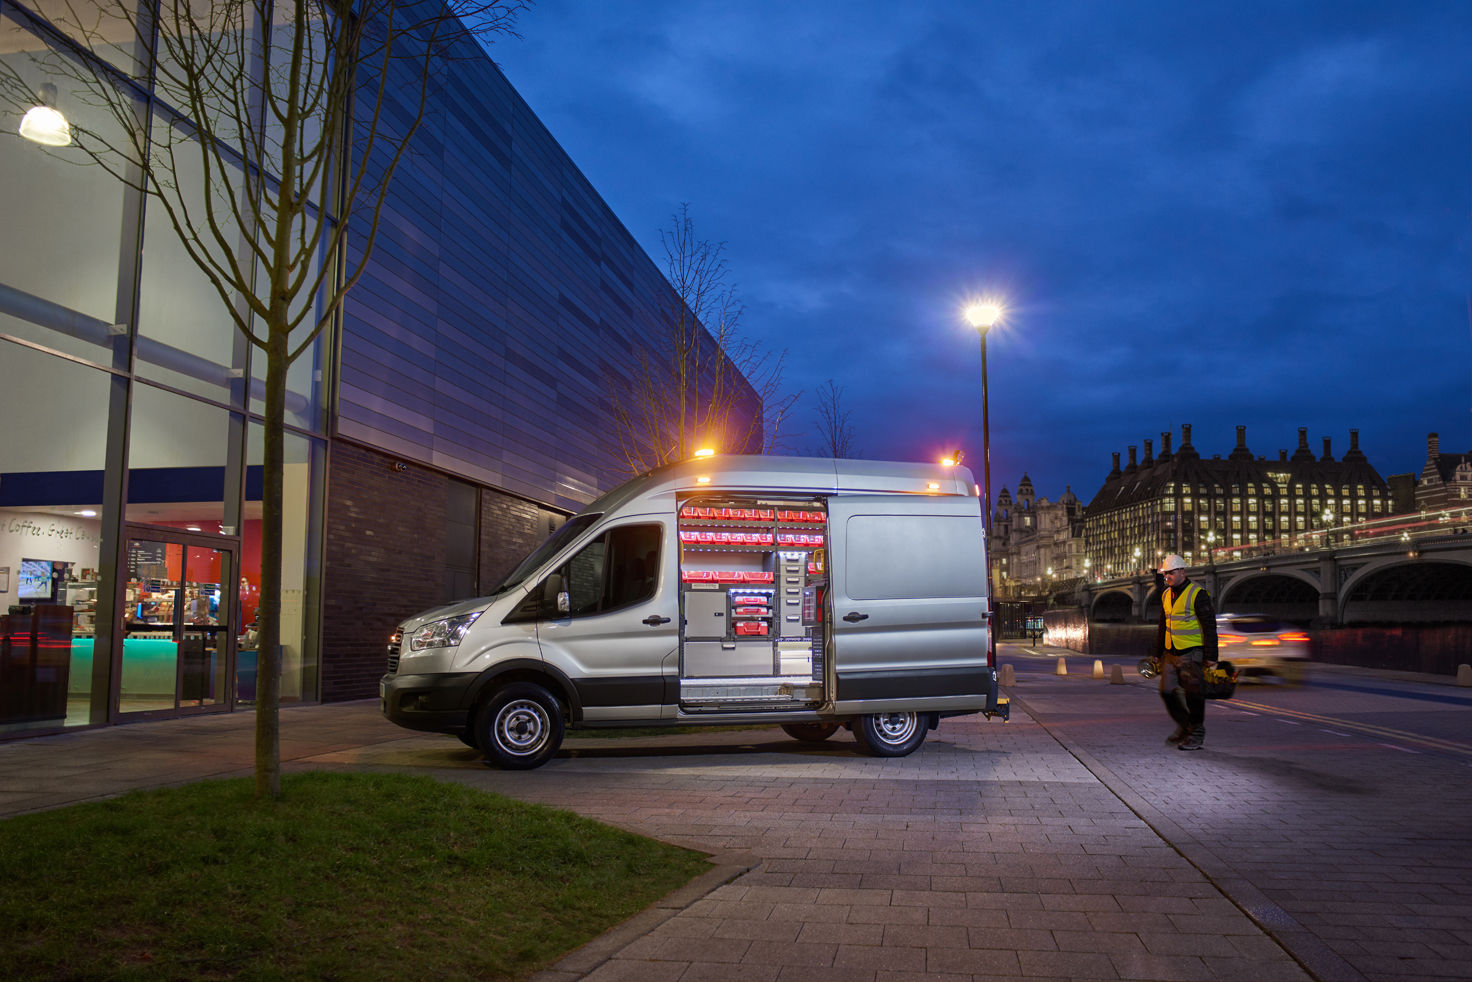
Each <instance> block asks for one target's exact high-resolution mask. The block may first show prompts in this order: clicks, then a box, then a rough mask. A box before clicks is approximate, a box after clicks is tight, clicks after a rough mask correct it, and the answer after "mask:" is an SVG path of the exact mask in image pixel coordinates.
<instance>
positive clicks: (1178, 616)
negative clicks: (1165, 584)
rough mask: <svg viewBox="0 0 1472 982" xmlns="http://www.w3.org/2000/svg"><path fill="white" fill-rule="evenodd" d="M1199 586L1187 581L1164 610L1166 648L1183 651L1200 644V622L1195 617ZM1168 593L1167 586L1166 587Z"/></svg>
mask: <svg viewBox="0 0 1472 982" xmlns="http://www.w3.org/2000/svg"><path fill="white" fill-rule="evenodd" d="M1200 592H1201V588H1200V587H1199V586H1197V585H1196V584H1194V583H1187V584H1186V588H1185V589H1184V590H1181V591H1180V592H1179V593H1177V594H1176V599H1175V603H1173V604H1171V605H1170V606H1169V607H1168V608H1166V611H1165V647H1166V649H1167V650H1174V651H1184V650H1185V649H1187V648H1199V647H1201V644H1202V637H1201V622H1200V621H1198V620H1197V619H1196V595H1197V594H1198V593H1200ZM1167 594H1169V588H1167Z"/></svg>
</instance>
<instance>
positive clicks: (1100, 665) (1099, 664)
mask: <svg viewBox="0 0 1472 982" xmlns="http://www.w3.org/2000/svg"><path fill="white" fill-rule="evenodd" d="M1103 677H1104V660H1103V659H1102V658H1095V659H1094V678H1096V679H1102V678H1103Z"/></svg>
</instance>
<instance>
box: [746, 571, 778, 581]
mask: <svg viewBox="0 0 1472 982" xmlns="http://www.w3.org/2000/svg"><path fill="white" fill-rule="evenodd" d="M772 578H773V574H771V573H747V574H746V582H748V583H771V582H772Z"/></svg>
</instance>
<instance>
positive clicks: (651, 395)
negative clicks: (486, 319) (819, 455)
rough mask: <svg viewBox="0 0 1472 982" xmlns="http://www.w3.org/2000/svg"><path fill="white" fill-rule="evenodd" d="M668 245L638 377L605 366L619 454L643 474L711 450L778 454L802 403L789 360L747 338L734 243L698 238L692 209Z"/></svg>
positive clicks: (684, 209)
mask: <svg viewBox="0 0 1472 982" xmlns="http://www.w3.org/2000/svg"><path fill="white" fill-rule="evenodd" d="M659 238H660V243H661V244H662V245H663V246H664V254H665V278H666V284H665V285H664V288H663V289H662V291H661V293H660V294H659V301H658V311H657V320H656V322H655V324H654V325H653V330H652V331H651V333H650V337H649V339H648V340H647V341H646V342H645V343H644V344H643V345H641V346H640V348H639V349H638V351H637V353H636V356H635V361H634V367H633V371H632V372H631V374H630V375H628V376H624V375H622V374H621V373H620V372H618V370H617V369H615V368H613V367H612V366H605V368H604V376H605V383H606V385H607V388H608V394H609V403H610V405H611V406H612V409H613V424H614V432H615V434H616V438H617V441H618V453H619V456H620V457H622V458H623V461H624V463H625V465H626V466H627V467H628V469H629V471H630V472H631V473H640V472H643V471H647V470H650V469H652V468H654V467H659V466H661V465H663V464H668V463H672V462H674V461H678V460H685V459H687V458H689V457H690V456H691V455H692V454H693V453H694V452H695V451H696V450H698V449H701V448H702V447H710V448H712V449H720V450H723V451H726V452H741V451H745V450H748V449H750V450H755V451H756V452H758V453H776V452H778V451H779V450H780V449H781V447H782V446H783V441H784V434H783V432H782V425H783V422H784V421H785V419H786V418H787V416H788V415H789V414H790V412H791V410H792V406H793V404H794V403H795V402H796V401H797V399H798V398H799V397H800V396H801V393H798V394H797V395H783V393H782V376H783V370H784V362H785V360H786V358H787V353H786V352H785V351H783V352H781V353H778V354H775V355H774V353H773V352H771V351H769V350H767V349H766V348H764V347H763V345H762V344H761V342H760V341H753V340H752V339H750V338H748V337H746V336H744V335H743V334H741V332H740V331H739V329H738V324H739V322H740V320H741V315H742V314H743V313H745V309H746V308H745V307H744V306H742V304H741V301H740V299H739V297H738V295H737V290H736V286H735V285H734V284H732V283H728V282H727V274H728V273H729V269H728V266H727V263H726V258H725V249H726V247H725V243H713V242H710V241H708V240H705V239H698V238H696V235H695V223H694V222H693V220H692V219H691V218H690V206H689V205H681V206H680V210H679V211H678V212H676V213H675V214H674V216H673V217H672V218H671V220H670V227H669V228H667V229H663V230H661V231H660V233H659Z"/></svg>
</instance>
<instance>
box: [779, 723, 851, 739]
mask: <svg viewBox="0 0 1472 982" xmlns="http://www.w3.org/2000/svg"><path fill="white" fill-rule="evenodd" d="M782 729H783V731H784V732H785V733H786V734H787V735H788V736H790V737H792V739H794V740H801V741H802V742H803V743H822V742H823V741H824V740H826V739H828V738H829V737H831V736H832V735H833V734H835V733H837V732H838V730H839V724H838V723H783V724H782Z"/></svg>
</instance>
